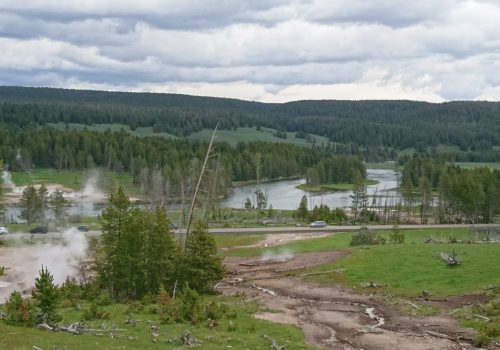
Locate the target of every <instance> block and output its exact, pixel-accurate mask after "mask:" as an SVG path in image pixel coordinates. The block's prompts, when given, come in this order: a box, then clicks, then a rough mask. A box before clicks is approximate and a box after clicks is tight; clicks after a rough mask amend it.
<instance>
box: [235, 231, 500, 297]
mask: <svg viewBox="0 0 500 350" xmlns="http://www.w3.org/2000/svg"><path fill="white" fill-rule="evenodd" d="M379 234H380V235H381V236H383V237H385V238H388V235H389V232H379ZM405 235H406V240H405V243H404V244H386V245H379V246H364V247H349V242H350V241H351V237H352V234H351V233H339V234H336V235H332V236H330V237H325V238H318V239H312V240H306V241H298V242H293V243H290V244H287V245H283V246H280V247H273V248H252V249H241V250H232V251H228V252H226V255H232V256H260V255H263V254H279V253H282V252H285V251H286V252H291V253H303V252H315V251H331V250H339V249H348V250H349V251H350V252H351V254H350V256H349V257H347V258H345V259H342V260H340V261H336V262H333V263H330V264H326V265H322V266H317V267H314V268H309V269H308V272H321V271H329V270H334V269H341V270H342V271H343V272H342V273H338V272H333V273H326V274H319V275H315V276H310V277H308V280H310V281H314V282H320V283H323V284H336V283H342V284H345V285H347V286H350V287H354V288H359V286H360V283H363V282H370V281H373V282H376V283H378V284H382V285H385V284H386V285H387V286H386V287H383V288H380V289H377V290H379V291H385V292H390V293H393V294H397V295H403V296H415V295H417V294H419V293H420V292H421V291H422V290H424V289H425V290H428V291H430V292H431V293H433V295H436V296H445V295H457V294H464V293H476V292H482V291H483V289H484V287H486V286H488V285H491V284H496V285H498V284H500V254H498V251H499V249H500V245H499V244H480V243H477V244H476V243H473V244H462V243H454V244H449V243H433V244H427V243H424V242H425V240H426V239H427V238H430V237H432V238H434V239H436V240H443V241H447V240H448V239H449V237H451V236H452V237H455V238H456V239H457V240H462V239H467V238H468V235H469V231H468V229H439V230H437V229H419V230H407V231H405ZM453 250H455V252H456V253H457V254H459V256H460V257H461V258H462V260H463V263H462V264H461V265H459V266H456V267H450V266H447V265H446V264H445V263H444V262H443V261H442V260H441V259H440V257H439V253H440V252H441V251H445V252H452V251H453Z"/></svg>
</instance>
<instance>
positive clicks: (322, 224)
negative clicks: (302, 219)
mask: <svg viewBox="0 0 500 350" xmlns="http://www.w3.org/2000/svg"><path fill="white" fill-rule="evenodd" d="M309 226H310V227H325V226H326V222H324V221H314V222H311V223H310V224H309Z"/></svg>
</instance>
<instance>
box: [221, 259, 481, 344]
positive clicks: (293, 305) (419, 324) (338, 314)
mask: <svg viewBox="0 0 500 350" xmlns="http://www.w3.org/2000/svg"><path fill="white" fill-rule="evenodd" d="M348 254H349V251H333V252H314V253H304V254H297V255H293V256H291V257H290V258H289V259H288V260H285V261H281V262H278V261H265V260H263V259H260V258H255V257H254V258H240V257H229V258H226V259H225V260H224V263H225V265H226V268H227V270H228V272H229V274H228V277H227V278H226V279H225V281H224V282H223V283H221V284H220V285H219V290H220V291H221V292H223V293H225V294H232V293H237V292H239V293H245V294H247V295H249V296H250V297H254V298H256V299H257V300H258V301H259V302H260V303H261V304H262V305H263V306H264V307H266V308H268V309H270V310H273V311H275V312H261V313H258V314H257V315H256V317H258V318H262V319H266V320H269V321H273V322H279V323H285V324H293V325H297V326H299V327H300V328H302V330H303V331H304V334H305V336H306V340H307V342H308V343H309V344H311V345H314V346H318V347H321V348H323V349H344V350H351V349H366V350H378V349H417V350H438V349H473V348H474V347H473V346H472V345H471V342H472V338H473V336H474V334H473V333H472V331H470V330H465V329H463V328H461V327H460V326H459V325H458V324H457V322H456V321H455V320H454V319H453V318H452V317H450V316H449V315H446V314H443V315H439V316H433V317H422V318H415V317H409V316H405V315H402V314H401V313H400V312H399V311H397V310H396V309H394V308H392V307H390V306H388V305H386V304H383V303H382V302H381V301H380V299H379V298H376V297H375V296H373V295H370V294H357V293H354V292H353V291H351V290H349V289H346V288H343V287H341V286H330V287H325V286H321V285H318V284H315V283H308V282H304V281H303V280H302V279H300V278H297V277H293V276H290V272H291V271H294V273H297V272H298V273H302V271H304V272H307V271H306V270H307V269H308V268H310V267H312V266H315V265H320V264H326V263H329V262H333V261H336V260H339V259H342V258H344V257H345V256H347V255H348ZM450 303H451V304H453V305H455V304H458V303H459V301H458V298H457V300H452V301H450Z"/></svg>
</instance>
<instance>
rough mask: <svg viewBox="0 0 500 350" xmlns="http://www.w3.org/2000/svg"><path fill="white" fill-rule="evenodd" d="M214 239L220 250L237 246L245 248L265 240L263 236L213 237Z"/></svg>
mask: <svg viewBox="0 0 500 350" xmlns="http://www.w3.org/2000/svg"><path fill="white" fill-rule="evenodd" d="M213 236H214V238H215V242H216V243H217V247H218V248H219V249H221V248H231V247H238V246H246V245H251V244H255V243H257V242H259V241H261V240H263V239H264V238H265V235H260V234H256V235H246V234H242V235H233V234H231V235H213Z"/></svg>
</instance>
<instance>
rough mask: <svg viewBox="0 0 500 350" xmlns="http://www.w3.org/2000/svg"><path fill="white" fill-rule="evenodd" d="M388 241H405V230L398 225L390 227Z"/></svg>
mask: <svg viewBox="0 0 500 350" xmlns="http://www.w3.org/2000/svg"><path fill="white" fill-rule="evenodd" d="M389 242H390V243H391V244H402V243H404V242H405V232H404V231H403V230H401V229H400V228H399V227H398V225H394V226H393V227H392V231H391V233H389Z"/></svg>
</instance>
